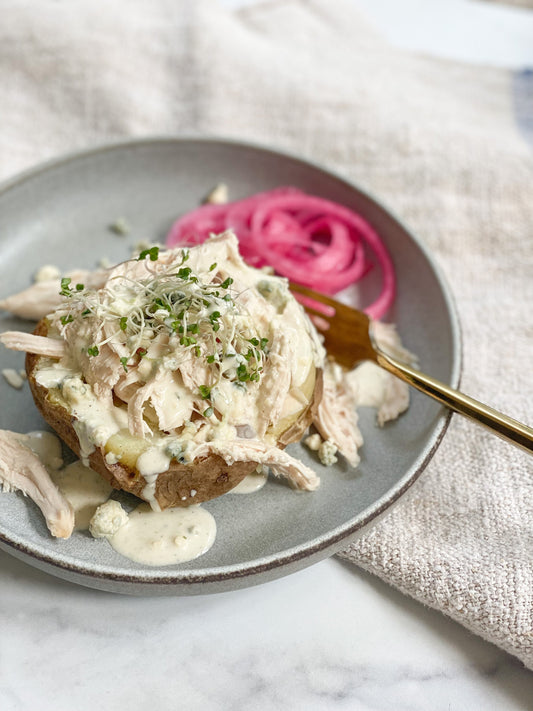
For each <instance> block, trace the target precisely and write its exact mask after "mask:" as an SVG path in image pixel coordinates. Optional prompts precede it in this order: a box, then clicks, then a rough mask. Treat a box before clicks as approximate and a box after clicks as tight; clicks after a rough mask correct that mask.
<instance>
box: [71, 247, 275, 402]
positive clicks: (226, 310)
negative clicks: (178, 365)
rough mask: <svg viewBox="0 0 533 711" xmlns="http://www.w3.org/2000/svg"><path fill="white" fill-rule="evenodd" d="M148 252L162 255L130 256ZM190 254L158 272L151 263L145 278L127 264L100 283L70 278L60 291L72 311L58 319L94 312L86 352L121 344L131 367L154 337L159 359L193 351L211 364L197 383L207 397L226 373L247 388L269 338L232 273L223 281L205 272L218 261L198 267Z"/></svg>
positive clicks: (126, 365) (89, 316) (212, 269)
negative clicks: (131, 272) (242, 299)
mask: <svg viewBox="0 0 533 711" xmlns="http://www.w3.org/2000/svg"><path fill="white" fill-rule="evenodd" d="M147 258H149V260H150V261H152V262H155V261H157V260H158V258H159V247H150V248H148V249H145V250H143V251H142V252H141V253H140V254H139V257H138V259H137V260H135V259H134V260H132V261H142V260H143V259H147ZM188 260H189V251H188V250H181V252H180V253H179V254H178V256H177V259H175V260H174V261H173V262H170V263H169V262H167V261H163V260H159V263H158V264H157V265H156V267H155V270H154V271H152V270H151V269H150V268H149V267H148V265H147V266H146V276H145V277H144V278H138V277H131V276H130V275H129V274H128V272H127V271H125V272H124V273H119V274H116V275H113V276H112V277H111V278H110V279H108V281H107V283H106V285H105V287H104V288H103V289H99V290H93V289H91V288H90V287H89V288H87V287H86V286H85V285H84V284H76V285H75V287H73V286H72V284H71V280H70V279H69V278H68V277H65V278H64V279H63V280H62V281H61V293H62V294H63V295H64V296H68V297H70V300H69V310H68V312H67V313H66V314H65V315H63V316H60V319H61V324H62V325H63V326H65V325H67V324H69V323H72V321H75V320H76V318H80V317H81V318H83V319H89V323H88V324H87V327H88V328H89V329H90V331H89V332H90V333H93V334H102V335H101V336H96V340H95V341H94V342H89V344H88V346H89V347H88V348H87V353H88V355H90V356H96V355H98V354H99V352H100V350H99V349H101V348H102V346H103V345H104V343H107V342H108V341H111V340H112V341H114V342H115V343H119V344H120V346H121V349H122V351H121V352H120V353H119V355H120V356H122V357H121V358H120V359H119V360H120V363H121V365H122V367H123V368H124V370H125V371H126V372H127V371H128V369H131V368H135V367H137V366H138V365H139V362H140V360H141V359H142V358H144V357H145V356H146V355H147V353H148V349H149V347H150V345H151V343H152V342H153V341H155V340H157V343H158V347H157V348H156V349H154V364H155V363H156V362H157V360H158V359H159V358H160V357H161V356H163V357H164V356H166V355H170V354H172V356H173V358H176V357H177V358H178V362H179V361H180V359H181V358H187V357H191V356H192V357H194V358H198V359H200V363H201V364H202V365H203V366H204V367H205V368H206V370H207V379H206V380H205V381H204V382H205V383H206V384H205V385H203V386H202V387H201V388H200V389H199V391H200V396H201V397H202V398H203V399H209V398H210V393H211V388H212V387H213V386H215V385H216V384H217V382H219V381H220V380H221V379H222V378H224V379H225V380H229V381H230V382H232V383H234V384H235V385H237V386H239V387H242V388H246V387H248V386H249V385H250V384H251V383H255V382H258V381H259V379H260V377H261V374H262V372H263V367H264V362H265V358H266V357H267V349H266V346H267V344H268V339H267V338H264V337H261V334H260V333H258V332H257V331H256V330H255V329H254V328H253V326H252V325H251V320H250V317H249V314H248V312H247V310H246V308H245V307H243V306H241V304H240V303H239V302H238V297H239V294H238V292H237V291H236V289H235V287H233V288H232V284H233V283H234V281H233V278H232V277H229V276H228V277H226V278H225V279H224V281H222V283H220V282H219V280H218V278H217V276H216V275H210V276H208V274H209V272H211V273H213V272H215V270H216V269H217V263H216V262H213V263H212V264H211V265H210V266H209V267H207V266H206V268H205V269H204V270H203V273H202V272H199V273H195V270H194V269H193V267H192V266H191V265H188V264H187V265H186V264H185V263H186V262H187V261H188ZM134 273H135V272H134ZM93 320H94V324H95V328H94V327H93V323H92V321H93ZM106 324H107V325H106ZM83 328H84V329H85V328H86V327H85V326H84V327H83ZM92 338H94V336H92ZM98 338H101V339H102V340H97V339H98ZM187 354H189V355H187Z"/></svg>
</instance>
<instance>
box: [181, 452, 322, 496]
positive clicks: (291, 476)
mask: <svg viewBox="0 0 533 711" xmlns="http://www.w3.org/2000/svg"><path fill="white" fill-rule="evenodd" d="M209 454H218V456H219V457H222V459H223V460H224V461H225V462H226V464H227V465H228V466H231V465H232V464H234V463H235V462H257V463H258V464H262V465H263V466H267V467H270V469H272V472H273V473H274V474H275V475H276V476H284V477H286V478H287V479H288V480H289V482H290V483H291V484H292V485H293V486H294V487H295V488H296V489H303V490H305V491H314V490H315V489H317V488H318V487H319V486H320V478H319V477H318V476H317V475H316V474H315V472H314V471H313V470H312V469H310V468H309V467H308V466H306V465H305V464H303V463H302V462H300V461H299V460H298V459H295V458H294V457H291V455H290V454H288V453H287V452H286V451H285V450H282V449H278V448H277V447H272V446H270V447H269V446H268V445H267V444H265V443H264V442H261V441H260V440H258V439H236V440H234V441H230V442H225V441H223V440H213V441H212V442H205V443H204V444H201V445H199V446H198V447H195V449H194V450H193V452H192V458H193V459H196V458H197V457H205V456H207V455H209Z"/></svg>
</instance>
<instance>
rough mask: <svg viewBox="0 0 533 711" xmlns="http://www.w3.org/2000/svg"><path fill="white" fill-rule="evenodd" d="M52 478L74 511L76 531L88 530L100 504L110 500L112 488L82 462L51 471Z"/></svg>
mask: <svg viewBox="0 0 533 711" xmlns="http://www.w3.org/2000/svg"><path fill="white" fill-rule="evenodd" d="M50 476H51V477H52V479H53V481H54V483H55V484H56V485H57V486H58V487H59V490H60V491H61V493H62V494H63V496H64V497H65V498H66V499H67V501H68V502H69V503H70V505H71V506H72V508H73V509H74V517H75V525H74V528H75V529H76V530H78V531H79V530H86V529H88V528H89V522H90V520H91V518H92V517H93V516H94V513H95V511H96V509H97V507H98V506H100V504H103V503H104V502H105V501H107V499H108V498H109V496H110V494H111V492H112V491H113V489H112V487H111V486H110V485H109V484H108V483H107V481H106V480H105V479H103V478H102V477H101V476H100V474H97V473H96V472H95V471H93V470H92V469H89V467H86V466H84V465H83V463H82V462H79V461H78V462H73V463H72V464H69V465H68V466H67V467H65V468H64V469H61V470H59V471H51V472H50Z"/></svg>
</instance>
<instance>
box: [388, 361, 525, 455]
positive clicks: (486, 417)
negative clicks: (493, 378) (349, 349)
mask: <svg viewBox="0 0 533 711" xmlns="http://www.w3.org/2000/svg"><path fill="white" fill-rule="evenodd" d="M376 355H377V359H376V360H377V363H378V365H380V366H381V367H382V368H384V369H385V370H388V371H389V373H392V374H393V375H396V377H398V378H400V380H404V381H405V382H406V383H408V384H409V385H412V386H413V387H414V388H416V389H417V390H420V391H421V392H423V393H425V394H426V395H429V396H430V397H432V398H434V399H435V400H438V401H439V402H440V403H442V404H443V405H446V407H449V408H450V409H452V410H454V411H455V412H458V413H460V414H461V415H464V416H465V417H468V418H469V419H471V420H474V422H477V423H479V424H480V425H483V426H484V427H486V428H487V429H489V430H491V432H493V433H494V434H496V435H498V436H499V437H501V438H502V439H505V440H507V441H508V442H511V444H515V445H517V446H518V447H521V448H522V449H524V450H525V451H526V452H529V453H530V454H531V453H532V452H533V428H531V427H528V426H527V425H524V424H523V423H522V422H518V420H513V418H512V417H508V416H507V415H504V414H503V413H501V412H498V410H495V409H494V408H492V407H489V406H488V405H484V404H483V403H481V402H479V401H478V400H474V398H471V397H469V396H468V395H464V394H463V393H460V392H459V391H458V390H454V389H453V388H450V387H448V386H447V385H445V384H444V383H441V382H440V381H439V380H435V378H432V377H431V376H429V375H424V373H421V372H420V371H418V370H415V369H414V368H411V367H410V366H408V365H405V364H404V363H401V362H400V361H399V360H396V358H392V357H391V356H389V355H387V354H385V353H383V351H378V352H377V354H376Z"/></svg>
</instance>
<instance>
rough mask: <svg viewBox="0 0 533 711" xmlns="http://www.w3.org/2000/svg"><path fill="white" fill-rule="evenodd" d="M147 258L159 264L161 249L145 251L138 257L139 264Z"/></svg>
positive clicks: (153, 248)
mask: <svg viewBox="0 0 533 711" xmlns="http://www.w3.org/2000/svg"><path fill="white" fill-rule="evenodd" d="M146 257H150V261H151V262H157V260H158V258H159V247H150V248H149V249H143V251H142V252H141V253H140V254H139V256H138V257H137V261H138V262H142V261H143V259H146Z"/></svg>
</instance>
